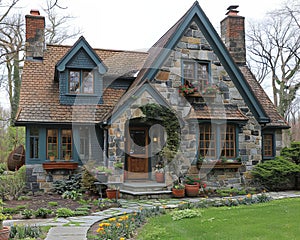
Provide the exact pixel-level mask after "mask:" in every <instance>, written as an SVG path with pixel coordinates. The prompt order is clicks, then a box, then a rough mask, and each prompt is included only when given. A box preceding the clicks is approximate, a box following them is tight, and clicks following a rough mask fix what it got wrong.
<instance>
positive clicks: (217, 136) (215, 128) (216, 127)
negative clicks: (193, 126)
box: [197, 122, 238, 160]
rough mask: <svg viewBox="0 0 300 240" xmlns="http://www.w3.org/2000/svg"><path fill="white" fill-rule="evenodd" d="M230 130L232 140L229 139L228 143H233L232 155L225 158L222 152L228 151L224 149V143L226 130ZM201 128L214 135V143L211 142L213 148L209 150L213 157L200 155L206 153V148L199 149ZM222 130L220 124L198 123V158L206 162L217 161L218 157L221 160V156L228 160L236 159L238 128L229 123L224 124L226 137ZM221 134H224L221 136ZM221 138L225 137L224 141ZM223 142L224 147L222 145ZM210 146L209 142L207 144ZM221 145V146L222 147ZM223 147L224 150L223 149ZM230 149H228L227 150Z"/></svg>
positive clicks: (222, 126)
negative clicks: (203, 158) (207, 129)
mask: <svg viewBox="0 0 300 240" xmlns="http://www.w3.org/2000/svg"><path fill="white" fill-rule="evenodd" d="M228 127H229V128H231V131H230V132H229V133H230V134H231V136H232V135H233V136H232V138H231V139H230V141H232V142H233V152H234V153H233V155H230V156H228V155H227V156H226V155H223V152H224V151H225V152H226V150H228V149H227V148H226V141H227V136H228V134H229V133H228V131H227V129H228ZM202 128H209V131H210V132H212V133H213V135H214V138H213V140H214V142H213V146H214V148H211V149H212V150H209V151H210V152H212V151H214V152H215V154H214V155H207V154H206V155H203V154H202V153H203V152H207V148H201V146H200V145H201V134H202V133H201V129H202ZM222 128H224V125H220V124H212V123H208V122H202V123H199V133H198V150H197V155H198V157H199V156H202V157H205V158H206V159H208V160H218V159H217V158H218V156H219V157H220V158H221V157H222V156H224V157H226V158H228V159H236V158H237V157H238V155H237V152H238V151H237V149H238V132H237V130H238V126H237V125H236V124H234V123H229V124H226V136H224V135H225V133H224V131H222ZM222 134H224V135H223V136H222ZM223 137H226V139H224V138H223ZM224 142H225V146H224V145H223V143H224ZM208 143H209V144H210V145H211V142H210V141H209V142H208ZM222 145H223V146H222ZM224 147H225V148H224ZM229 149H230V148H229Z"/></svg>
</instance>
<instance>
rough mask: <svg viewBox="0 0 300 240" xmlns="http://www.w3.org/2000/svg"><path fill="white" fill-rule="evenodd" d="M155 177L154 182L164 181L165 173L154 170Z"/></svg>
mask: <svg viewBox="0 0 300 240" xmlns="http://www.w3.org/2000/svg"><path fill="white" fill-rule="evenodd" d="M155 179H156V182H158V183H164V182H165V174H164V173H161V172H156V173H155Z"/></svg>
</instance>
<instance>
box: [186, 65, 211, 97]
mask: <svg viewBox="0 0 300 240" xmlns="http://www.w3.org/2000/svg"><path fill="white" fill-rule="evenodd" d="M183 79H184V82H183V84H189V83H190V84H192V85H193V86H194V87H197V88H199V90H200V91H201V90H203V89H204V88H205V87H206V86H207V85H208V84H209V65H208V63H206V62H196V61H183Z"/></svg>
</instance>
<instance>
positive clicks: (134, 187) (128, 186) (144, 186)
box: [121, 182, 167, 192]
mask: <svg viewBox="0 0 300 240" xmlns="http://www.w3.org/2000/svg"><path fill="white" fill-rule="evenodd" d="M166 190H167V186H166V184H165V183H157V182H132V183H124V184H122V186H121V192H122V191H130V192H159V191H166Z"/></svg>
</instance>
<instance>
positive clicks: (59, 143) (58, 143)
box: [46, 128, 74, 160]
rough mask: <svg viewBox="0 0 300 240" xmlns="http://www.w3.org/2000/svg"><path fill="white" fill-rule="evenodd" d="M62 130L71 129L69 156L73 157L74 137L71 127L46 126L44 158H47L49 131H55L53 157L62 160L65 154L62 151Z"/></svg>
mask: <svg viewBox="0 0 300 240" xmlns="http://www.w3.org/2000/svg"><path fill="white" fill-rule="evenodd" d="M64 130H67V131H71V143H70V144H71V154H70V158H71V159H72V158H74V147H73V144H74V139H73V130H72V128H47V129H46V159H49V142H48V140H49V137H48V136H49V131H56V132H57V136H56V156H55V159H58V160H64V158H65V156H64V153H63V139H62V137H63V134H62V132H63V131H64Z"/></svg>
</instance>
